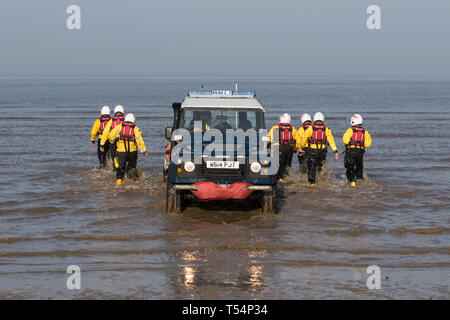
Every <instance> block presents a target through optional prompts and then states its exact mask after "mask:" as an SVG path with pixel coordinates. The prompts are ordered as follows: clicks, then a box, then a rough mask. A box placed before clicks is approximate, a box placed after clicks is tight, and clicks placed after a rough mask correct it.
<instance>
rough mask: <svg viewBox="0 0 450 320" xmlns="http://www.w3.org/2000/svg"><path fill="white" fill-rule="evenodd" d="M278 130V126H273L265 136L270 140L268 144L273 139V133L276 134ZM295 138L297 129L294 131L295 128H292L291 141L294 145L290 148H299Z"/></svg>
mask: <svg viewBox="0 0 450 320" xmlns="http://www.w3.org/2000/svg"><path fill="white" fill-rule="evenodd" d="M279 129H280V128H279V127H278V124H276V125H274V126H273V127H272V128H271V129H270V131H269V133H268V134H267V136H268V137H269V138H270V142H272V141H273V139H274V131H275V130H277V131H275V132H276V133H277V134H278V132H279V131H278V130H279ZM297 136H298V133H297V129H295V127H294V126H292V139H294V143H293V144H292V146H294V148H299V146H300V144H299V141H298V140H297Z"/></svg>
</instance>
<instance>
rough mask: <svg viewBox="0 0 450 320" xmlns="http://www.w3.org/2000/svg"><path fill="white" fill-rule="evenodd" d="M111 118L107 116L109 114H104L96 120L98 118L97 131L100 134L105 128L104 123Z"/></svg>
mask: <svg viewBox="0 0 450 320" xmlns="http://www.w3.org/2000/svg"><path fill="white" fill-rule="evenodd" d="M110 119H111V118H110V117H109V114H104V115H102V116H101V117H100V118H98V120H100V128H99V129H98V133H99V134H102V133H103V130H105V127H106V124H107V123H108V121H109V120H110Z"/></svg>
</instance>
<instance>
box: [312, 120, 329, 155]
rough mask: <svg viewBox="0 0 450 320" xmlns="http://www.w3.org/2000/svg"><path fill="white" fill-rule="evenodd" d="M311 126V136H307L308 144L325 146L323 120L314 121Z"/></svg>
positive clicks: (321, 147)
mask: <svg viewBox="0 0 450 320" xmlns="http://www.w3.org/2000/svg"><path fill="white" fill-rule="evenodd" d="M311 127H312V128H313V132H312V135H311V138H309V145H311V144H315V145H316V147H317V148H318V149H323V148H326V147H327V145H328V140H327V134H326V130H327V126H326V125H325V124H324V123H323V122H314V123H313V124H312V125H311ZM319 146H320V147H319Z"/></svg>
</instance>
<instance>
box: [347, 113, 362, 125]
mask: <svg viewBox="0 0 450 320" xmlns="http://www.w3.org/2000/svg"><path fill="white" fill-rule="evenodd" d="M350 123H351V124H352V126H356V125H358V124H362V123H363V118H362V117H361V116H360V115H359V114H354V115H353V117H352V118H351V120H350Z"/></svg>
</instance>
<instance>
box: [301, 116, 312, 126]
mask: <svg viewBox="0 0 450 320" xmlns="http://www.w3.org/2000/svg"><path fill="white" fill-rule="evenodd" d="M300 121H301V122H302V124H303V123H305V121H311V116H310V115H309V114H307V113H304V114H303V115H302V116H301V117H300Z"/></svg>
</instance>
